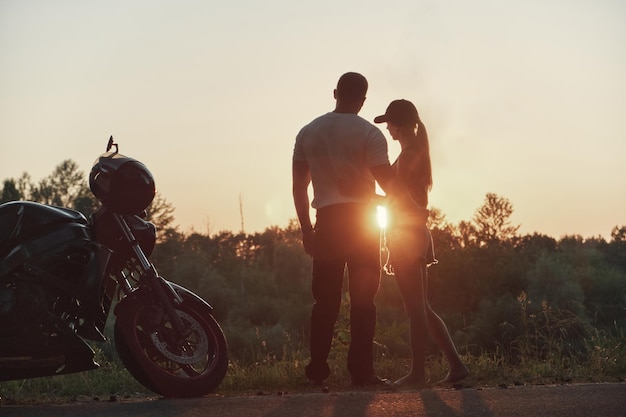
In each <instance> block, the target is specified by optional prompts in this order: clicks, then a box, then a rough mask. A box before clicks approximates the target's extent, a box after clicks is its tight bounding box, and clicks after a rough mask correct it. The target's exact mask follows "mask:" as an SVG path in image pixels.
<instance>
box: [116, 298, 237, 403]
mask: <svg viewBox="0 0 626 417" xmlns="http://www.w3.org/2000/svg"><path fill="white" fill-rule="evenodd" d="M150 307H151V306H142V307H139V308H137V309H135V314H134V315H133V317H132V319H131V320H128V321H126V323H127V324H123V323H122V322H120V321H118V320H116V322H115V327H114V336H115V344H116V347H117V351H118V354H119V356H120V359H121V361H122V363H123V364H124V366H125V367H126V369H128V371H129V372H130V373H131V375H133V377H134V378H135V379H136V380H137V381H138V382H139V383H141V384H142V385H143V386H145V387H146V388H148V389H149V390H151V391H153V392H155V393H157V394H159V395H162V396H164V397H175V398H192V397H202V396H204V395H206V394H209V393H211V392H213V391H214V390H215V389H216V388H217V387H218V385H219V384H220V383H221V382H222V380H223V379H224V376H225V375H226V370H227V368H228V347H227V343H226V337H225V336H224V333H223V331H222V329H221V327H220V325H219V324H218V323H217V321H216V320H215V318H214V317H213V315H212V314H211V309H210V307H208V306H207V305H206V304H203V303H202V302H201V301H199V300H196V299H194V298H186V299H185V301H184V302H183V303H182V304H180V305H177V306H176V307H175V309H176V312H177V314H178V315H179V317H180V318H181V320H182V321H183V323H184V325H185V326H186V327H187V328H188V329H189V335H188V336H187V337H186V338H184V339H183V340H180V338H179V337H177V336H176V332H175V331H174V330H173V328H172V325H171V323H170V322H169V319H168V318H167V316H166V315H164V314H163V315H160V316H159V315H156V317H159V323H154V321H155V319H154V318H155V315H154V314H152V313H153V312H152V311H151V309H150ZM122 326H129V327H128V328H127V329H122ZM129 335H131V336H130V337H129Z"/></svg>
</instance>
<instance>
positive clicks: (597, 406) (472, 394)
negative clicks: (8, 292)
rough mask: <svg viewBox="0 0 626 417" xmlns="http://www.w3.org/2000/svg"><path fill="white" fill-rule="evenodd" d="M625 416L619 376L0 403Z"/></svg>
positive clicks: (156, 411) (415, 415)
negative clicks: (614, 379)
mask: <svg viewBox="0 0 626 417" xmlns="http://www.w3.org/2000/svg"><path fill="white" fill-rule="evenodd" d="M17 416H20V417H38V416H42V417H43V416H46V417H82V416H85V417H131V416H132V417H174V416H176V417H207V416H218V417H270V416H271V417H309V416H310V417H313V416H315V417H390V416H411V417H422V416H423V417H457V416H479V417H522V416H523V417H528V416H530V417H543V416H546V417H626V383H616V384H580V385H560V386H525V387H509V388H490V389H474V388H466V389H460V390H455V389H427V390H421V391H397V392H393V391H375V392H357V391H353V392H338V393H333V392H331V393H327V394H324V393H321V392H320V393H306V394H291V395H290V394H283V395H279V394H273V395H261V396H248V397H220V396H212V397H205V398H199V399H189V400H171V399H158V398H152V399H145V400H132V401H126V400H123V401H116V402H95V401H94V402H87V403H73V404H64V405H40V406H7V405H2V406H0V417H17Z"/></svg>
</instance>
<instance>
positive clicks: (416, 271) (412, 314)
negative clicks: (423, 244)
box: [395, 261, 428, 385]
mask: <svg viewBox="0 0 626 417" xmlns="http://www.w3.org/2000/svg"><path fill="white" fill-rule="evenodd" d="M395 271H396V280H397V282H398V287H399V289H400V293H401V294H402V298H403V300H404V306H405V310H406V312H407V315H408V316H409V339H410V344H411V370H410V371H409V373H408V374H407V375H405V376H404V377H402V378H400V379H398V380H397V381H396V382H395V384H396V385H407V384H410V385H424V384H425V383H426V372H425V363H426V338H427V337H428V321H427V315H426V314H427V312H426V303H425V302H426V299H425V296H424V295H425V292H424V290H425V288H424V280H423V276H422V273H421V269H420V268H419V265H418V262H417V261H415V262H413V263H412V264H410V265H402V264H399V265H398V266H397V267H396V268H395Z"/></svg>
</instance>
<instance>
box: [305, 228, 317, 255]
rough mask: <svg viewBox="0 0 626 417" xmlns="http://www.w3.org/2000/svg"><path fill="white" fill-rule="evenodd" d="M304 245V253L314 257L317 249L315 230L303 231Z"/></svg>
mask: <svg viewBox="0 0 626 417" xmlns="http://www.w3.org/2000/svg"><path fill="white" fill-rule="evenodd" d="M302 244H303V245H304V251H305V252H306V253H307V254H308V255H309V256H313V253H314V248H315V230H313V229H312V228H311V229H306V230H303V231H302Z"/></svg>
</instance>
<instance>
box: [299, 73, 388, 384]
mask: <svg viewBox="0 0 626 417" xmlns="http://www.w3.org/2000/svg"><path fill="white" fill-rule="evenodd" d="M367 88H368V83H367V80H366V79H365V77H363V76H362V75H361V74H357V73H354V72H349V73H346V74H344V75H342V76H341V77H340V78H339V81H338V83H337V88H336V89H335V90H334V97H335V100H336V104H335V110H334V111H333V112H329V113H326V114H324V115H322V116H320V117H318V118H316V119H315V120H313V121H312V122H310V123H309V124H308V125H306V126H304V127H303V128H302V129H301V130H300V132H299V133H298V135H297V137H296V143H295V147H294V152H293V167H292V179H293V199H294V204H295V208H296V213H297V215H298V220H299V222H300V227H301V230H302V241H303V244H304V248H305V250H306V252H307V253H308V254H309V255H311V256H313V280H312V290H313V298H314V300H315V304H314V305H313V310H312V313H311V361H310V363H309V364H308V365H307V366H306V368H305V372H306V376H307V378H308V379H309V381H310V382H311V383H313V384H315V385H322V383H323V381H324V380H325V379H326V378H328V376H329V375H330V368H329V367H328V363H327V359H328V354H329V352H330V348H331V344H332V338H333V333H334V326H335V323H336V321H337V318H338V315H339V309H340V306H341V291H342V285H343V277H344V269H345V268H346V267H347V269H348V282H349V293H350V334H351V342H350V348H349V351H348V371H349V372H350V374H351V376H352V383H353V384H354V385H359V386H362V385H371V384H386V383H388V381H387V380H384V379H381V378H379V377H377V376H376V374H375V373H374V367H373V339H374V329H375V326H376V306H375V304H374V297H375V295H376V292H377V291H378V287H379V285H380V265H379V231H378V226H377V223H376V209H375V205H374V204H373V203H372V200H373V199H374V197H375V181H378V183H379V184H380V185H381V187H382V188H383V190H385V191H387V188H388V187H389V182H390V181H391V178H392V177H393V173H392V170H391V167H390V164H389V157H388V154H387V141H386V140H385V137H384V135H383V134H382V132H381V131H380V130H379V129H378V128H377V127H376V126H374V125H372V124H371V123H369V122H368V121H366V120H365V119H363V118H361V117H360V116H358V113H359V111H360V110H361V108H362V107H363V103H364V102H365V96H366V93H367ZM310 183H312V185H313V201H312V202H311V206H312V207H313V208H315V209H316V221H315V227H313V224H312V222H311V219H310V216H309V196H308V192H307V190H308V186H309V184H310Z"/></svg>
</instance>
